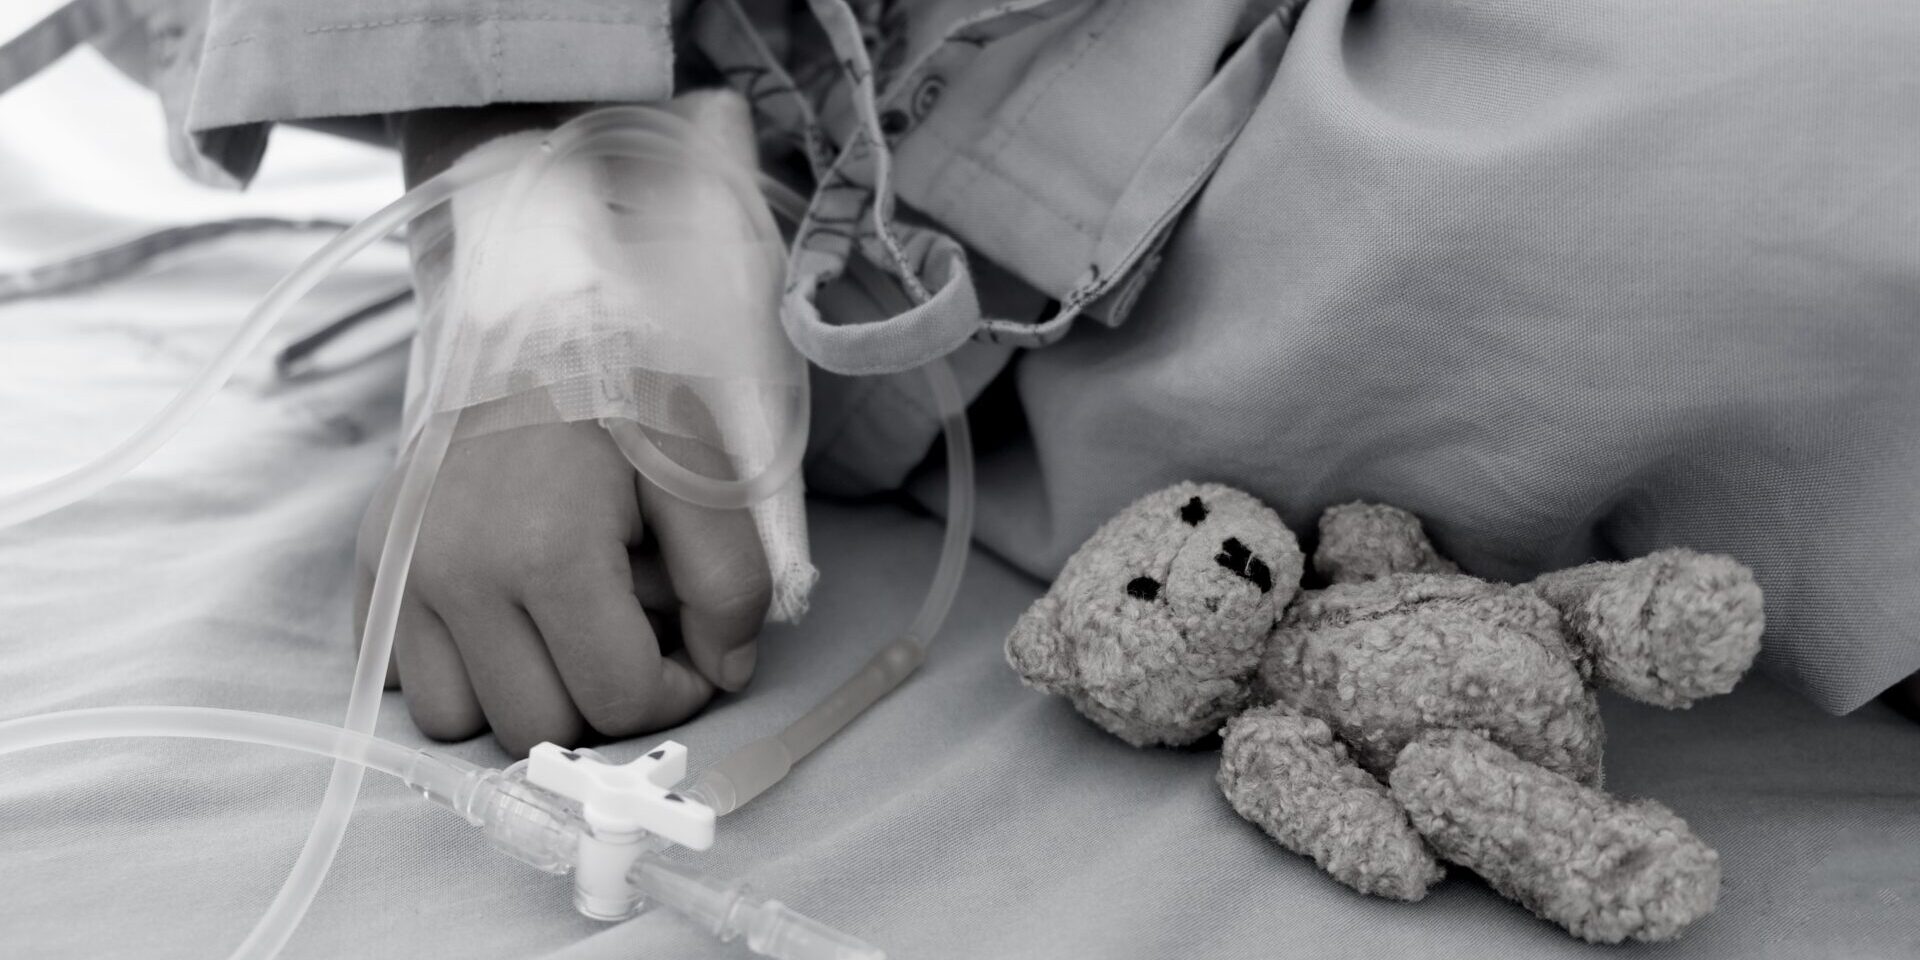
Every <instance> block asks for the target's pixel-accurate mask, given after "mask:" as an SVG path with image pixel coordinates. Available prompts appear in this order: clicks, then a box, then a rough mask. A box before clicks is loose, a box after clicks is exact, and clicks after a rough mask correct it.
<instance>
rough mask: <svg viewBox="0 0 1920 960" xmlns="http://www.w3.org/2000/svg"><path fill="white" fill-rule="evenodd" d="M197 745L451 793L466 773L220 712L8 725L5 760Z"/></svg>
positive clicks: (1, 726) (150, 711)
mask: <svg viewBox="0 0 1920 960" xmlns="http://www.w3.org/2000/svg"><path fill="white" fill-rule="evenodd" d="M122 737H161V738H189V739H196V740H226V741H229V742H232V743H252V744H258V745H260V746H267V747H284V748H286V749H289V750H300V751H303V752H306V753H312V754H318V755H319V756H323V757H333V758H334V759H336V760H341V761H345V762H348V763H353V764H356V765H359V766H363V767H365V768H366V769H368V770H378V771H380V772H381V773H386V774H391V775H393V776H395V777H398V778H400V779H401V780H404V781H406V782H407V783H410V784H414V785H416V786H419V787H420V788H421V789H438V790H442V791H451V790H452V789H453V788H454V787H457V786H458V784H459V781H460V780H461V779H463V778H464V777H465V775H466V771H465V770H464V769H461V768H459V767H456V766H453V765H451V764H448V763H447V762H446V761H445V760H442V759H440V758H438V757H435V756H433V755H431V754H429V753H427V752H426V751H424V750H415V749H413V748H412V747H404V746H401V745H400V744H397V743H394V742H393V741H391V740H382V739H380V738H378V737H369V736H365V735H363V734H357V733H354V732H352V731H350V730H343V729H341V728H339V727H330V726H328V725H326V724H324V723H315V722H313V721H311V720H301V719H298V718H296V717H282V716H278V715H275V714H271V713H253V712H250V711H246V710H222V709H218V708H215V707H95V708H91V709H82V710H62V711H60V712H58V713H43V714H40V715H39V716H34V717H21V718H19V719H17V720H7V721H5V722H0V756H4V755H6V754H9V753H17V752H19V751H22V750H31V749H33V748H35V747H52V746H59V745H61V744H68V743H84V742H86V741H89V740H112V739H117V738H122Z"/></svg>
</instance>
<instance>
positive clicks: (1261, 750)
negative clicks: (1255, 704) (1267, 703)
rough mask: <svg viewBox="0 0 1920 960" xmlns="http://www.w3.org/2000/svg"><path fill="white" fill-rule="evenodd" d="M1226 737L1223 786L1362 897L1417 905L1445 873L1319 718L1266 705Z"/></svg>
mask: <svg viewBox="0 0 1920 960" xmlns="http://www.w3.org/2000/svg"><path fill="white" fill-rule="evenodd" d="M1224 732H1225V742H1224V743H1223V744H1222V746H1221V756H1220V774H1219V778H1218V780H1219V784H1220V789H1221V791H1222V792H1224V793H1225V794H1226V796H1227V801H1228V802H1229V803H1231V804H1232V805H1233V809H1234V810H1235V811H1236V812H1238V813H1239V814H1240V815H1241V816H1242V817H1245V818H1246V819H1247V820H1248V821H1250V822H1252V823H1253V824H1255V825H1256V826H1258V827H1260V829H1262V830H1264V831H1266V833H1267V835H1268V836H1270V837H1272V838H1273V839H1274V840H1276V841H1278V842H1279V843H1280V845H1281V846H1283V847H1286V848H1287V849H1289V850H1292V851H1294V852H1295V853H1299V854H1303V855H1305V856H1308V857H1311V858H1313V861H1314V862H1315V863H1317V864H1319V865H1320V868H1321V869H1322V870H1325V871H1326V872H1327V873H1328V874H1329V875H1330V876H1332V877H1333V878H1334V879H1336V880H1338V881H1340V882H1341V883H1344V884H1346V885H1347V886H1349V887H1352V888H1353V889H1355V890H1358V891H1360V892H1361V893H1366V894H1372V895H1374V896H1381V897H1390V898H1393V899H1395V900H1419V899H1420V898H1421V897H1424V896H1426V893H1427V890H1428V888H1430V887H1432V886H1433V884H1435V883H1436V882H1438V881H1439V880H1440V878H1441V876H1442V875H1443V874H1444V868H1443V867H1442V866H1441V865H1440V863H1439V861H1437V860H1435V859H1434V857H1433V854H1432V853H1431V852H1430V851H1429V850H1428V849H1427V845H1426V843H1425V842H1424V841H1422V840H1421V838H1420V836H1419V834H1417V833H1415V832H1414V830H1413V828H1412V826H1411V825H1410V824H1409V823H1408V822H1407V815H1406V813H1405V812H1403V811H1402V810H1401V809H1400V805H1399V804H1398V803H1395V802H1394V799H1393V797H1392V796H1390V795H1389V794H1388V792H1387V788H1386V787H1385V786H1384V785H1383V784H1381V783H1380V781H1378V780H1376V779H1374V778H1373V777H1372V776H1371V775H1370V774H1368V773H1367V772H1366V771H1364V770H1361V769H1360V768H1359V767H1358V766H1357V765H1355V764H1354V762H1353V760H1352V759H1351V757H1350V756H1349V755H1348V754H1347V751H1346V748H1345V747H1344V746H1343V745H1342V744H1340V743H1339V742H1338V741H1336V740H1335V739H1334V737H1333V734H1332V731H1330V730H1329V729H1328V727H1327V725H1326V724H1325V723H1323V722H1322V721H1320V720H1318V719H1316V718H1313V717H1306V716H1301V715H1299V714H1296V713H1293V712H1292V711H1290V710H1289V709H1288V708H1286V707H1283V706H1273V707H1263V708H1260V709H1257V710H1251V711H1248V712H1247V713H1244V714H1241V715H1240V716H1238V717H1235V718H1234V719H1232V720H1230V721H1228V723H1227V726H1226V730H1225V731H1224Z"/></svg>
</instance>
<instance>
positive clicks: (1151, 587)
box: [1127, 577, 1160, 600]
mask: <svg viewBox="0 0 1920 960" xmlns="http://www.w3.org/2000/svg"><path fill="white" fill-rule="evenodd" d="M1127 596H1129V597H1133V598H1135V599H1137V600H1152V599H1154V598H1155V597H1158V596H1160V581H1158V580H1155V579H1154V578H1152V577H1134V578H1133V579H1132V580H1129V581H1127Z"/></svg>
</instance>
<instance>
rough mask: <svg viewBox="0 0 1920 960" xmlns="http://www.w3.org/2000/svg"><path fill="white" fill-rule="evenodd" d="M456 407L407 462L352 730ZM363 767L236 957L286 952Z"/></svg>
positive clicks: (384, 643)
mask: <svg viewBox="0 0 1920 960" xmlns="http://www.w3.org/2000/svg"><path fill="white" fill-rule="evenodd" d="M459 416H460V415H459V414H458V413H457V412H456V413H436V414H434V415H433V417H432V418H431V419H429V420H428V421H427V426H426V429H425V430H423V431H422V432H421V435H420V440H419V442H418V443H416V444H415V445H414V451H413V455H412V456H411V457H409V458H408V460H407V467H406V472H405V473H404V474H403V475H402V476H401V479H400V492H399V494H398V495H397V496H396V497H395V498H394V505H393V514H392V516H391V518H390V519H389V521H388V524H387V539H386V542H385V543H384V544H382V545H381V548H380V565H379V567H378V568H377V569H376V570H375V572H374V576H373V595H372V598H371V600H370V602H369V603H368V605H367V624H366V632H365V633H364V634H363V635H362V638H361V641H360V658H359V660H358V661H357V662H356V663H355V664H354V667H353V688H352V689H351V690H350V691H349V692H348V694H347V719H346V722H345V723H344V724H342V727H343V728H344V729H345V730H347V731H348V732H351V733H358V734H363V735H364V734H371V733H372V732H373V726H374V722H375V721H376V720H377V719H378V715H379V710H380V693H381V689H382V687H384V685H385V681H386V676H387V661H388V658H389V657H390V656H391V655H392V653H393V634H394V631H395V630H396V629H397V628H398V625H399V621H400V600H401V597H402V596H403V595H404V592H405V589H406V583H407V571H408V570H409V568H411V567H412V565H413V548H414V544H415V543H416V542H417V541H418V540H419V538H420V525H421V522H422V521H423V520H424V519H425V517H426V512H427V498H428V496H429V495H430V494H431V493H432V492H433V481H434V478H435V477H437V476H438V475H439V473H440V465H441V464H442V463H443V462H444V461H445V460H446V456H447V447H448V445H449V444H451V443H452V440H453V428H454V426H455V424H456V422H457V421H458V420H459ZM362 774H363V771H362V768H361V767H360V766H359V765H357V764H354V763H350V762H346V761H342V762H339V763H336V764H334V767H333V774H332V776H331V777H329V778H328V780H327V792H326V794H325V795H324V796H322V797H321V800H320V812H319V813H318V814H317V815H316V816H315V817H314V821H313V828H312V829H311V830H309V831H308V832H307V842H306V844H305V845H304V846H302V847H301V848H300V856H299V857H298V858H296V859H295V860H294V863H293V869H292V870H291V871H289V872H288V874H287V879H286V880H285V881H284V882H282V883H281V885H280V891H279V892H278V893H276V894H274V897H273V902H272V903H270V904H268V905H267V910H266V912H265V913H263V914H261V916H260V919H259V920H258V921H257V922H256V923H255V924H254V927H253V930H252V931H250V932H249V933H248V934H247V938H246V939H245V940H243V941H241V943H240V946H239V947H237V948H235V949H234V951H233V953H232V955H231V957H232V960H271V958H273V957H275V956H277V955H279V953H280V951H281V949H282V948H284V947H285V946H286V944H287V940H288V939H290V938H291V937H292V936H293V931H294V930H295V929H296V928H297V927H299V926H300V921H301V920H302V919H304V918H305V917H306V915H307V908H308V907H310V906H311V905H312V904H313V898H314V896H315V895H316V894H318V893H319V892H320V884H321V883H322V882H324V881H325V880H326V878H327V871H328V870H329V869H331V868H332V866H333V858H334V855H335V854H336V853H338V852H339V850H340V841H341V840H342V839H343V838H345V836H346V834H347V823H348V821H350V820H351V819H352V818H353V806H354V800H355V798H356V797H358V795H359V793H360V780H361V777H362Z"/></svg>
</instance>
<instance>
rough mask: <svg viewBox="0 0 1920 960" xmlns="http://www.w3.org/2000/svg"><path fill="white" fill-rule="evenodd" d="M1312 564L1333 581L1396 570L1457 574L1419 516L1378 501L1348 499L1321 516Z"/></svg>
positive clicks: (1355, 580) (1349, 580) (1351, 580)
mask: <svg viewBox="0 0 1920 960" xmlns="http://www.w3.org/2000/svg"><path fill="white" fill-rule="evenodd" d="M1313 568H1314V569H1315V570H1316V571H1319V573H1320V575H1321V576H1323V577H1326V578H1327V580H1328V581H1330V582H1332V583H1358V582H1360V581H1363V580H1376V579H1379V578H1380V577H1384V576H1388V575H1390V574H1395V573H1459V572H1460V568H1459V567H1457V566H1455V565H1454V563H1453V561H1451V560H1448V559H1447V558H1445V557H1443V556H1441V555H1440V553H1439V551H1437V550H1435V549H1434V548H1433V543H1432V541H1430V540H1428V539H1427V533H1426V530H1425V529H1423V528H1422V527H1421V526H1420V518H1419V517H1416V516H1414V515H1413V514H1411V513H1408V512H1407V511H1405V510H1402V509H1400V508H1399V507H1389V506H1387V505H1385V504H1379V503H1344V504H1341V505H1339V506H1335V507H1328V508H1327V511H1326V512H1325V513H1323V514H1321V515H1320V546H1319V547H1318V548H1317V549H1315V550H1314V552H1313Z"/></svg>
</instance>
